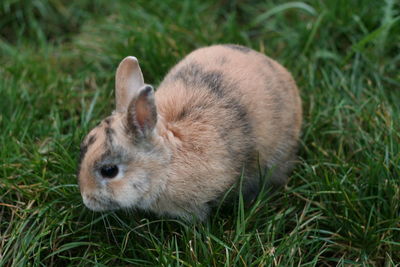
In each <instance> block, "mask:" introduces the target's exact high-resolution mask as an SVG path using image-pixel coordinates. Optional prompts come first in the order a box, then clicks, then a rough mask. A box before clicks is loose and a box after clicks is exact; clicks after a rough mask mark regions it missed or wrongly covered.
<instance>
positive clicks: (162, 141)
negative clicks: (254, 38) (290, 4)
mask: <svg viewBox="0 0 400 267" xmlns="http://www.w3.org/2000/svg"><path fill="white" fill-rule="evenodd" d="M123 62H124V61H123ZM130 62H131V63H132V61H130ZM133 63H134V62H133ZM121 64H122V63H121ZM128 65H129V64H128ZM121 68H122V69H121ZM134 69H136V71H137V70H139V72H140V68H139V66H138V65H137V67H135V68H134ZM131 70H132V68H131V66H128V67H127V68H123V67H121V65H120V67H119V71H118V72H117V77H116V79H117V80H124V79H125V77H131V76H132V75H133V76H135V77H139V78H140V77H141V72H140V74H139V73H133V74H132V73H131ZM193 74H195V75H198V76H201V77H197V78H196V77H195V75H193ZM121 75H122V76H121ZM188 77H189V78H188ZM136 79H137V78H136ZM139 80H140V79H139ZM120 84H121V83H118V82H117V89H116V90H117V91H118V90H119V91H120V92H121V93H120V95H125V96H124V97H126V98H127V99H129V102H131V101H134V100H135V99H134V95H138V94H140V92H143V91H141V90H143V89H141V88H139V87H140V86H139V84H140V82H136V85H135V86H130V89H128V90H131V91H130V92H125V90H127V88H126V86H125V87H124V88H125V89H118V86H120ZM122 84H123V83H122ZM133 84H134V83H133ZM128 87H129V86H128ZM120 88H121V87H120ZM150 99H151V98H150ZM124 101H125V102H124V105H123V106H124V107H125V108H120V109H118V105H119V104H118V103H121V101H118V94H117V111H119V112H115V113H114V114H113V115H112V116H111V117H110V118H111V119H110V120H112V123H109V124H107V123H104V122H103V123H102V124H100V125H99V126H98V127H97V128H95V129H94V130H92V131H91V133H89V135H88V137H86V138H85V141H84V142H83V144H84V145H85V144H87V142H88V141H89V137H90V136H96V141H94V143H93V144H91V145H90V146H88V150H87V152H86V155H85V156H84V158H83V161H82V163H81V169H80V173H79V182H80V188H81V193H82V196H83V198H84V201H85V204H86V205H87V206H88V207H89V208H91V209H94V210H103V209H111V208H121V207H124V208H130V207H138V208H142V209H148V210H151V211H153V212H155V213H158V214H167V215H170V216H176V217H183V218H190V217H191V216H192V215H193V216H195V217H197V218H199V219H204V218H205V217H206V216H207V214H208V213H209V208H210V203H212V202H214V201H217V200H218V199H219V198H220V197H221V196H222V195H223V194H224V193H225V192H226V191H227V190H228V189H229V188H230V187H231V186H233V185H235V184H236V183H237V181H238V178H239V177H240V174H241V172H242V171H243V170H244V174H245V181H244V185H245V188H244V191H246V190H247V191H248V194H250V195H251V194H254V192H253V191H254V189H253V188H254V187H259V186H260V185H259V184H258V178H259V173H258V168H257V166H258V164H260V165H261V167H262V168H264V167H265V168H268V169H269V170H271V172H272V175H271V177H270V183H269V185H281V184H284V183H286V179H287V174H288V172H289V171H290V169H291V167H292V165H293V160H294V158H295V151H296V146H297V143H298V137H299V134H300V128H301V120H302V111H301V101H300V97H299V93H298V90H297V87H296V85H295V83H294V81H293V79H292V77H291V75H290V74H289V73H288V72H287V71H286V70H285V68H283V67H282V66H281V65H279V64H278V63H277V62H276V61H274V60H272V59H269V58H267V57H266V56H264V55H263V54H260V53H258V52H255V51H253V50H250V49H247V48H244V47H240V46H232V45H216V46H211V47H206V48H201V49H198V50H196V51H194V52H192V53H191V54H189V55H188V56H187V57H186V58H185V59H183V60H182V61H181V62H180V63H179V64H178V65H176V66H175V67H174V68H173V69H171V71H170V72H169V73H168V75H167V76H166V78H165V79H164V81H163V82H162V83H161V84H160V86H159V88H158V90H157V91H156V93H155V106H154V112H155V108H156V110H157V122H156V124H155V125H154V126H155V127H154V129H153V128H152V127H153V124H154V123H155V122H154V123H153V120H152V119H151V118H149V119H147V120H146V119H143V122H142V123H147V124H145V125H144V126H145V127H148V129H153V130H151V133H150V134H148V135H147V134H145V132H143V135H144V137H143V138H142V139H140V138H139V137H137V136H136V135H135V134H133V135H132V134H129V130H127V129H126V128H127V127H128V128H129V123H127V122H126V121H127V120H129V118H127V116H137V114H136V115H135V113H134V112H133V113H132V114H133V115H127V112H125V111H126V106H127V105H126V102H127V101H128V100H124ZM149 101H150V100H149ZM149 103H151V101H150V102H149ZM151 108H152V106H151V105H150V104H149V106H148V107H146V108H141V109H140V110H142V111H143V110H144V111H146V112H144V113H145V114H148V113H151V112H148V110H151ZM142 111H141V112H142ZM134 122H138V123H140V121H137V120H136V121H134ZM127 125H128V126H127ZM107 127H109V128H111V129H113V134H110V135H108V136H109V137H108V139H107V136H106V134H105V132H106V128H107ZM134 128H135V127H134ZM139 128H140V127H139ZM127 132H128V133H127ZM140 133H141V132H140V131H139V132H138V135H140ZM110 136H112V138H110ZM109 139H110V140H111V139H112V141H111V143H110V142H109V145H107V140H109ZM140 140H142V141H140ZM106 147H108V148H110V147H111V148H112V149H111V150H110V151H111V152H110V153H109V154H110V155H111V156H110V155H108V154H107V155H108V157H110V158H113V157H114V156H112V155H113V154H118V153H120V154H121V153H122V152H121V151H123V153H122V154H123V156H118V157H117V158H118V160H115V159H113V161H118V162H113V163H115V164H120V165H118V166H121V168H125V171H124V173H123V177H118V176H117V177H116V178H113V179H104V178H102V177H99V175H98V171H96V170H94V165H95V162H96V161H97V162H98V161H99V158H101V157H105V156H104V155H103V154H104V152H105V150H106ZM107 155H106V156H107ZM106 158H107V157H106ZM120 162H123V163H120ZM100 165H101V164H100ZM255 193H256V192H255ZM252 197H254V196H252V195H251V196H250V199H251V198H252ZM99 199H100V200H99ZM113 205H115V206H114V207H113Z"/></svg>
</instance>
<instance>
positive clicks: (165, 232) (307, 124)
mask: <svg viewBox="0 0 400 267" xmlns="http://www.w3.org/2000/svg"><path fill="white" fill-rule="evenodd" d="M399 10H400V5H399V3H398V2H396V1H394V0H385V1H379V0H373V1H372V0H371V1H367V0H360V1H346V0H339V1H333V0H327V1H322V0H316V1H311V0H308V1H302V2H287V1H278V0H274V1H251V0H248V1H244V0H243V1H223V0H220V1H190V0H183V1H173V0H165V1H145V0H139V1H135V2H134V4H133V2H132V3H130V2H128V1H106V0H100V1H89V0H83V1H79V2H78V1H62V0H42V1H39V0H32V1H23V0H3V1H2V2H1V3H0V66H1V67H0V99H1V100H0V101H1V102H0V103H1V104H0V111H1V112H0V158H1V161H0V177H1V179H0V266H63V265H72V266H93V265H96V266H97V265H98V266H106V265H107V266H108V265H113V266H128V265H140V266H154V265H163V266H197V265H202V266H257V265H260V266H334V265H338V266H344V265H346V266H347V265H354V266H359V265H362V266H396V265H399V264H400V149H399V148H400V131H399V130H400V125H399V124H400V120H399V115H400V72H399V69H400V21H399V20H400V12H399ZM214 43H238V44H243V45H247V46H249V47H252V48H254V49H256V50H258V51H262V52H263V53H266V54H268V55H270V56H271V57H273V58H275V59H277V60H278V61H279V62H281V63H282V64H283V65H285V66H286V67H287V68H288V69H289V70H290V71H291V72H292V73H293V75H294V77H295V80H296V81H297V83H298V85H299V87H300V89H301V95H302V99H303V107H304V125H303V135H302V145H301V148H300V152H299V156H300V161H301V162H300V164H298V166H297V168H296V169H295V171H294V172H293V174H292V177H291V180H290V182H289V183H288V185H287V187H286V188H285V189H284V190H282V192H280V193H279V194H278V195H276V196H272V197H270V196H265V195H261V196H260V197H259V198H258V200H257V203H256V204H254V205H253V206H252V207H250V208H244V207H243V205H242V203H241V201H240V199H238V201H237V202H236V203H235V204H234V205H232V207H224V208H222V209H220V210H216V211H214V214H213V216H211V218H210V219H209V220H208V221H207V222H206V223H204V224H187V223H185V222H182V221H179V220H172V219H167V218H161V219H160V218H156V217H154V216H153V215H152V214H147V213H142V212H137V213H132V214H126V213H124V212H116V213H92V212H90V211H89V210H87V209H86V208H84V206H83V204H82V202H81V198H80V194H79V190H78V187H77V181H76V167H77V158H78V154H79V151H78V149H79V143H80V141H81V139H82V138H83V136H84V135H85V134H86V133H87V131H88V130H89V129H90V128H91V127H93V126H94V125H95V124H97V123H98V122H99V120H101V119H102V118H104V117H105V116H106V115H107V114H109V113H110V112H111V111H112V109H113V106H114V99H113V85H114V80H113V79H114V72H115V69H116V66H117V64H118V63H119V61H120V60H121V59H122V58H123V57H125V56H127V55H135V56H137V57H138V58H139V59H140V60H141V64H142V70H143V72H144V75H145V78H146V80H147V82H149V83H153V84H155V85H157V84H158V83H159V82H160V81H161V80H162V78H163V76H164V75H165V73H166V72H167V70H168V69H169V68H170V67H171V66H173V65H174V64H175V63H176V62H177V61H179V60H180V59H181V58H182V57H183V56H184V55H185V54H187V53H189V52H190V51H192V50H193V49H195V48H197V47H201V46H206V45H209V44H214Z"/></svg>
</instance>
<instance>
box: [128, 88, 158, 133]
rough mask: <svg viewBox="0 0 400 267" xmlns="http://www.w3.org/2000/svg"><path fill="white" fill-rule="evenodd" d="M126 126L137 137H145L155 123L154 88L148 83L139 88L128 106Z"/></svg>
mask: <svg viewBox="0 0 400 267" xmlns="http://www.w3.org/2000/svg"><path fill="white" fill-rule="evenodd" d="M127 120H128V121H127V122H128V128H129V130H131V131H132V132H133V133H134V135H135V136H137V137H147V136H149V134H150V133H151V132H152V130H153V129H154V127H155V125H156V123H157V108H156V104H155V100H154V90H153V87H151V86H150V85H146V86H144V87H143V88H141V89H140V91H139V94H138V95H137V96H135V97H134V98H133V99H132V101H131V103H130V104H129V107H128V114H127Z"/></svg>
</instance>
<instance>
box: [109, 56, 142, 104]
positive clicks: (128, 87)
mask: <svg viewBox="0 0 400 267" xmlns="http://www.w3.org/2000/svg"><path fill="white" fill-rule="evenodd" d="M143 86H144V81H143V75H142V71H141V70H140V66H139V62H138V60H137V59H136V57H131V56H129V57H126V58H124V60H122V61H121V63H119V66H118V69H117V73H116V75H115V101H116V110H117V111H118V112H126V111H127V109H128V106H129V103H130V102H131V100H132V99H133V97H134V96H135V95H137V93H138V91H139V89H140V88H142V87H143Z"/></svg>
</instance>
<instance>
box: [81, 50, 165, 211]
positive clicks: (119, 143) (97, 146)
mask: <svg viewBox="0 0 400 267" xmlns="http://www.w3.org/2000/svg"><path fill="white" fill-rule="evenodd" d="M158 120H160V118H157V109H156V105H155V99H154V90H153V88H152V87H151V86H149V85H146V84H144V81H143V75H142V72H141V70H140V67H139V64H138V61H137V59H136V58H135V57H127V58H125V59H124V60H123V61H122V62H121V63H120V65H119V67H118V69H117V73H116V110H115V111H114V112H113V114H112V115H111V116H109V117H107V118H106V119H104V120H103V121H102V122H101V123H100V124H99V125H98V126H97V127H95V128H94V129H92V130H91V131H90V132H89V134H88V135H87V136H86V137H85V139H84V140H83V142H82V144H81V159H80V160H81V162H80V167H79V171H78V176H79V177H78V179H79V187H80V191H81V194H82V198H83V202H84V203H85V205H86V206H87V207H88V208H90V209H92V210H96V211H101V210H111V209H119V208H130V207H141V208H147V207H148V206H150V205H151V204H152V203H153V201H154V200H155V199H157V196H158V194H159V193H160V192H161V191H162V190H163V187H164V185H165V179H164V178H163V177H165V174H164V173H163V170H164V167H165V166H166V164H167V163H168V160H169V151H168V148H167V147H166V145H165V144H164V142H163V139H162V138H161V137H160V135H159V133H158V130H157V128H159V127H156V124H157V121H158Z"/></svg>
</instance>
